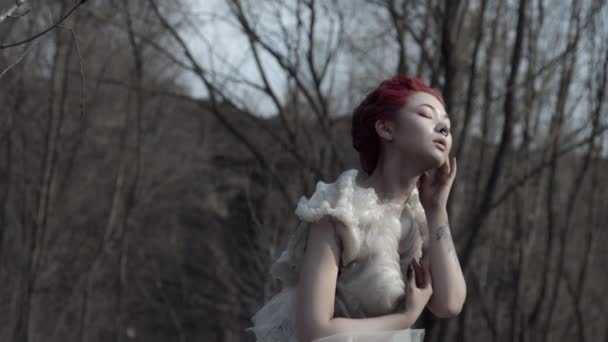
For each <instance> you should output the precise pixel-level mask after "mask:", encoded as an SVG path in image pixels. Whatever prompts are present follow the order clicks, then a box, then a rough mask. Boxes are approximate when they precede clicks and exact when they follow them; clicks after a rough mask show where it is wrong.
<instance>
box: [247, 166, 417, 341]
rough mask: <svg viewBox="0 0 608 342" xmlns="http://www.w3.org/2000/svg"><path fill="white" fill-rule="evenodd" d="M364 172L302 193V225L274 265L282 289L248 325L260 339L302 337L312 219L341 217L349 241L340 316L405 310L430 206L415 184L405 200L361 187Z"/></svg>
mask: <svg viewBox="0 0 608 342" xmlns="http://www.w3.org/2000/svg"><path fill="white" fill-rule="evenodd" d="M364 177H365V176H364V174H360V173H359V170H358V169H349V170H346V171H344V172H343V173H342V174H340V175H339V176H338V178H337V179H336V180H335V181H334V182H331V183H326V182H323V181H318V182H317V184H316V188H315V191H314V193H313V194H312V195H311V196H310V197H308V198H307V197H306V196H302V197H300V199H299V201H298V203H297V206H296V209H295V214H296V216H297V218H298V224H297V226H296V228H295V230H294V231H292V232H291V233H290V236H289V241H288V244H287V247H286V248H285V249H284V250H283V252H282V253H281V255H280V257H279V258H278V259H277V260H276V261H275V262H274V263H273V264H272V266H271V269H270V272H271V274H272V276H273V277H274V278H276V279H279V280H280V281H281V283H282V286H283V290H282V291H281V292H280V293H279V294H277V295H275V296H274V297H273V298H272V299H271V300H270V301H269V302H268V303H266V304H265V305H264V307H262V308H261V309H260V310H259V311H258V312H257V313H256V314H255V315H254V316H253V318H252V321H253V322H254V327H252V328H249V329H251V330H253V331H254V332H255V334H256V336H257V337H258V341H289V342H296V341H297V339H296V338H295V333H294V329H295V328H294V312H295V289H296V285H297V283H298V278H299V274H300V266H301V264H302V260H303V257H304V252H305V249H306V241H307V239H308V232H309V227H310V224H312V223H314V222H316V221H318V220H320V219H321V218H322V217H324V216H331V217H332V218H333V219H335V220H338V221H340V222H341V223H342V224H341V225H337V226H336V227H337V229H336V234H337V239H339V242H340V245H341V247H342V248H341V257H340V265H339V266H340V267H339V272H338V277H337V281H336V292H335V302H334V316H335V317H349V318H365V317H375V316H381V315H386V314H390V313H394V312H396V311H397V310H400V309H402V307H401V304H402V303H403V299H404V296H405V293H406V292H405V284H406V277H405V274H406V272H405V271H406V270H407V266H408V265H409V263H410V262H411V260H412V258H414V257H417V258H418V257H420V256H421V255H422V254H423V252H424V250H425V249H426V246H427V245H428V242H427V241H428V233H427V228H426V220H425V215H424V210H423V208H422V206H421V205H420V201H419V198H418V190H417V189H416V188H414V189H413V190H412V193H411V196H410V197H409V199H408V201H407V203H406V204H405V206H404V205H403V203H394V202H393V203H381V202H380V201H379V197H378V195H377V193H376V191H375V190H374V189H373V188H372V187H364V186H362V181H363V180H364ZM418 340H420V341H421V340H422V338H421V337H419V339H416V341H418Z"/></svg>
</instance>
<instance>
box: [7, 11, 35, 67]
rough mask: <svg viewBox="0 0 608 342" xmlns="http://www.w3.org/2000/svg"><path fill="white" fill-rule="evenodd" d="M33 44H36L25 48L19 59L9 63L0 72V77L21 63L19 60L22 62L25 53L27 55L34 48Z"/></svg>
mask: <svg viewBox="0 0 608 342" xmlns="http://www.w3.org/2000/svg"><path fill="white" fill-rule="evenodd" d="M0 21H1V20H0ZM32 46H34V44H32V45H30V46H28V47H27V48H26V49H25V51H24V52H23V54H22V55H21V56H19V58H17V60H16V61H15V62H14V63H13V64H11V65H9V66H8V67H7V68H6V69H4V70H2V72H0V78H2V77H3V76H4V75H5V74H6V73H7V72H8V71H9V70H10V69H12V68H13V67H14V66H15V65H17V64H19V62H21V60H22V59H23V58H24V57H25V55H27V53H28V52H30V50H31V49H32Z"/></svg>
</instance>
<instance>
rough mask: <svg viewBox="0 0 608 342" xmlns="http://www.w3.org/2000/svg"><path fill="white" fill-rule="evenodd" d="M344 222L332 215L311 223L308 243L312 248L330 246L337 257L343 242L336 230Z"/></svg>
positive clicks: (341, 226)
mask: <svg viewBox="0 0 608 342" xmlns="http://www.w3.org/2000/svg"><path fill="white" fill-rule="evenodd" d="M343 225H344V224H343V223H342V222H341V221H339V220H336V219H334V218H333V217H331V216H323V217H322V218H321V219H319V220H318V221H315V222H313V223H311V224H310V231H309V235H308V243H307V245H308V246H310V247H311V248H319V247H321V246H326V247H329V248H330V249H331V250H332V251H333V252H334V253H333V254H335V255H336V256H337V257H339V255H340V251H341V249H342V248H341V242H340V239H339V238H338V234H336V232H337V231H338V230H340V229H341V228H343Z"/></svg>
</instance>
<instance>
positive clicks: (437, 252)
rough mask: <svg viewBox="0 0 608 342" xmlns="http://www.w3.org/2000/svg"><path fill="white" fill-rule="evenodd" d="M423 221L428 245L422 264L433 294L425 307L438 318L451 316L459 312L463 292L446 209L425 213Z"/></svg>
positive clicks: (460, 273)
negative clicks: (425, 269) (424, 220)
mask: <svg viewBox="0 0 608 342" xmlns="http://www.w3.org/2000/svg"><path fill="white" fill-rule="evenodd" d="M426 218H427V223H428V227H429V246H428V250H427V254H426V256H425V258H423V260H422V263H426V267H428V268H429V269H430V273H431V279H433V295H432V296H431V299H430V300H429V302H428V305H427V306H428V308H429V309H430V310H431V312H433V314H435V315H436V316H438V317H442V318H447V317H453V316H456V315H458V314H459V313H460V311H461V309H462V306H463V304H464V300H465V297H466V292H467V289H466V284H465V281H464V275H463V274H462V269H461V267H460V262H459V261H458V255H457V254H456V248H454V241H453V240H452V234H451V232H450V226H449V221H448V214H447V210H446V209H445V208H438V209H434V210H428V211H426Z"/></svg>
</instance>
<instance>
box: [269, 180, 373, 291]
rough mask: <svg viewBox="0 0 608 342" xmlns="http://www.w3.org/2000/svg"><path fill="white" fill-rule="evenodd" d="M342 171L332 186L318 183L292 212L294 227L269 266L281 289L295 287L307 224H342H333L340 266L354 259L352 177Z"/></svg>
mask: <svg viewBox="0 0 608 342" xmlns="http://www.w3.org/2000/svg"><path fill="white" fill-rule="evenodd" d="M352 172H353V170H348V171H345V172H344V173H343V174H342V175H340V177H338V179H337V180H336V181H335V182H333V183H326V182H323V181H318V182H317V185H316V189H315V191H314V193H313V194H312V196H310V198H306V197H305V196H302V197H300V199H299V201H298V204H297V206H296V209H295V214H296V216H297V218H298V225H297V228H296V230H295V231H294V232H292V235H291V237H290V239H289V242H288V245H287V248H286V249H285V250H284V251H283V252H282V254H281V256H280V257H279V259H278V260H277V261H276V262H275V263H274V264H273V265H272V267H271V270H270V272H271V274H272V276H273V277H275V278H276V279H279V280H281V282H282V284H283V286H292V285H295V284H296V283H297V281H298V276H299V273H300V272H299V271H300V269H299V268H300V265H301V262H302V258H303V256H304V252H305V249H306V242H307V240H308V232H309V228H310V224H312V223H314V222H317V221H319V220H320V219H321V218H323V217H325V216H329V217H331V218H333V219H335V220H338V221H340V222H341V223H342V224H340V225H336V226H335V227H336V234H337V238H338V243H339V244H340V246H341V264H342V265H346V264H348V263H349V262H351V261H352V260H354V259H355V258H356V257H357V254H358V252H359V249H360V247H361V239H362V234H361V230H360V229H359V216H358V215H355V213H354V212H353V196H354V191H355V188H354V184H353V182H354V177H353V175H351V174H349V173H352Z"/></svg>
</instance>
